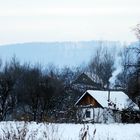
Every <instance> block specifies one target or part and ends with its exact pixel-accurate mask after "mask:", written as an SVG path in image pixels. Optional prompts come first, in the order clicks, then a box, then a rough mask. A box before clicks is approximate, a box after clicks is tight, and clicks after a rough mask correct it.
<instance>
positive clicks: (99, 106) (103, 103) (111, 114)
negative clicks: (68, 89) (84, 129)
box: [75, 90, 139, 123]
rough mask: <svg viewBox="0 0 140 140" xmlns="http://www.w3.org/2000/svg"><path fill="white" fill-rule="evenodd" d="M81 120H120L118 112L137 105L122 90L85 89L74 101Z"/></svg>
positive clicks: (134, 108) (136, 108)
mask: <svg viewBox="0 0 140 140" xmlns="http://www.w3.org/2000/svg"><path fill="white" fill-rule="evenodd" d="M75 105H76V106H77V108H78V112H77V118H78V119H79V121H83V122H99V123H101V122H109V123H110V122H120V121H121V115H120V112H121V111H122V110H125V109H128V108H129V109H131V110H139V107H138V106H137V105H136V104H135V103H134V102H133V101H132V100H131V99H130V98H129V97H128V96H127V95H126V94H125V93H124V92H122V91H100V90H87V91H86V92H85V93H84V94H83V95H82V96H81V97H80V99H78V101H77V102H76V103H75Z"/></svg>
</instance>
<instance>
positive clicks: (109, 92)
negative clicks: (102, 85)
mask: <svg viewBox="0 0 140 140" xmlns="http://www.w3.org/2000/svg"><path fill="white" fill-rule="evenodd" d="M109 101H110V90H108V102H109Z"/></svg>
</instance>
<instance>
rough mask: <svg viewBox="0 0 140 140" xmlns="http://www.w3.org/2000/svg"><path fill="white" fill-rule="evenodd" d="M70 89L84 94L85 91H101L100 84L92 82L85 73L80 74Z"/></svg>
mask: <svg viewBox="0 0 140 140" xmlns="http://www.w3.org/2000/svg"><path fill="white" fill-rule="evenodd" d="M71 85H72V88H73V89H78V90H80V91H82V92H85V91H86V90H87V89H92V90H93V89H94V90H95V89H96V90H97V89H98V90H99V89H101V84H99V83H96V82H94V80H93V79H92V78H91V77H90V76H88V75H87V74H85V73H82V74H80V75H79V76H78V77H77V78H76V79H75V80H74V81H73V82H72V84H71Z"/></svg>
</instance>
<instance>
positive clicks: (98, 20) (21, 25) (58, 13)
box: [0, 0, 140, 44]
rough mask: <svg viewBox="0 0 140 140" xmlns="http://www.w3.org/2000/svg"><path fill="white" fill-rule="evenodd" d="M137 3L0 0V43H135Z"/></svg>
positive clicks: (122, 0) (138, 20)
mask: <svg viewBox="0 0 140 140" xmlns="http://www.w3.org/2000/svg"><path fill="white" fill-rule="evenodd" d="M137 23H140V0H0V44H9V43H19V42H34V41H36V42H40V41H43V42H47V41H78V40H100V39H103V40H120V41H135V40H136V37H135V35H134V33H133V32H132V28H134V27H135V25H136V24H137Z"/></svg>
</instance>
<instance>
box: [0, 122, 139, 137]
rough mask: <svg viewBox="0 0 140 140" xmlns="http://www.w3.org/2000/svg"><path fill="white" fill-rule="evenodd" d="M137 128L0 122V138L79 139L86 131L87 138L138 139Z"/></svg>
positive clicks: (113, 125) (108, 125) (115, 125)
mask: <svg viewBox="0 0 140 140" xmlns="http://www.w3.org/2000/svg"><path fill="white" fill-rule="evenodd" d="M23 130H24V131H23ZM139 130H140V124H117V123H116V124H50V123H36V122H26V123H25V122H0V134H1V135H0V139H1V140H7V139H11V140H13V139H17V138H20V139H21V136H23V137H22V138H23V139H25V140H33V139H34V140H78V139H79V140H80V137H81V136H82V135H83V134H84V133H85V131H87V140H107V139H108V140H112V139H113V140H139V139H140V131H139ZM8 134H9V135H8ZM12 138H13V139H12Z"/></svg>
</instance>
